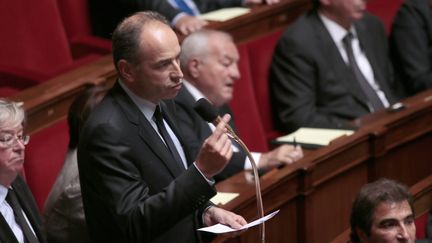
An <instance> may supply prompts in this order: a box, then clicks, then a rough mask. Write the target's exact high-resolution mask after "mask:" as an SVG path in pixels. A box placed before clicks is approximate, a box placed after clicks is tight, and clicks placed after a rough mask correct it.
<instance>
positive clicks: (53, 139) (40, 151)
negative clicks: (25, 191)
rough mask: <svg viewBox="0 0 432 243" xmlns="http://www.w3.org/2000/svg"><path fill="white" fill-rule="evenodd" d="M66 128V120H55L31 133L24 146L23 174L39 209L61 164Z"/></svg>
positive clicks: (67, 135) (66, 134) (66, 144)
mask: <svg viewBox="0 0 432 243" xmlns="http://www.w3.org/2000/svg"><path fill="white" fill-rule="evenodd" d="M68 129H69V128H68V125H67V122H66V120H62V121H60V122H57V123H55V124H54V125H51V126H50V127H47V128H45V129H43V130H41V131H39V132H36V133H35V134H32V135H31V139H30V143H29V144H28V145H27V147H26V159H25V163H24V171H25V176H26V179H27V184H28V185H29V187H30V189H31V191H32V193H33V196H34V197H35V199H36V202H37V204H38V206H39V209H40V210H41V211H42V210H43V207H44V203H45V200H46V198H47V196H48V194H49V192H50V190H51V187H52V185H53V184H54V181H55V179H56V178H57V175H58V173H59V171H60V169H61V168H62V166H63V161H64V159H65V155H66V151H67V146H68V143H69V130H68Z"/></svg>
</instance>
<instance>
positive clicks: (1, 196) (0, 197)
mask: <svg viewBox="0 0 432 243" xmlns="http://www.w3.org/2000/svg"><path fill="white" fill-rule="evenodd" d="M7 194H8V188H7V187H5V186H3V185H0V204H2V203H3V202H4V200H5V199H6V196H7Z"/></svg>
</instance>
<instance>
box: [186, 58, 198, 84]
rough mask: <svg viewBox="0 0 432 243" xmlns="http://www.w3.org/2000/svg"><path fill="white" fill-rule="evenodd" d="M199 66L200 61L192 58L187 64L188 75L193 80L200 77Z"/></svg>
mask: <svg viewBox="0 0 432 243" xmlns="http://www.w3.org/2000/svg"><path fill="white" fill-rule="evenodd" d="M199 65H200V61H199V60H198V59H196V58H193V59H191V60H190V61H189V62H188V69H189V70H188V71H189V74H190V75H191V76H192V78H194V79H196V78H198V77H199V75H200V69H199Z"/></svg>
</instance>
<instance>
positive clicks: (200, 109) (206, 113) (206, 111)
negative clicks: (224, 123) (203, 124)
mask: <svg viewBox="0 0 432 243" xmlns="http://www.w3.org/2000/svg"><path fill="white" fill-rule="evenodd" d="M194 109H195V111H196V112H197V113H198V114H199V115H200V116H201V117H202V118H203V119H204V120H206V121H207V122H213V121H214V120H216V118H217V117H218V114H217V112H216V109H215V108H214V106H213V105H212V104H211V103H210V102H209V101H208V100H207V99H205V98H201V99H199V100H198V101H197V102H196V103H195V107H194Z"/></svg>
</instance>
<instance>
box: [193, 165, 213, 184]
mask: <svg viewBox="0 0 432 243" xmlns="http://www.w3.org/2000/svg"><path fill="white" fill-rule="evenodd" d="M193 165H194V166H195V168H196V169H197V170H198V172H199V173H200V174H201V175H202V177H203V178H204V179H205V180H206V181H207V183H208V184H209V185H210V186H214V184H215V183H216V182H215V180H214V179H213V178H211V179H207V177H205V175H204V174H203V173H202V172H201V171H200V169H199V168H198V166H196V164H195V162H194V163H193Z"/></svg>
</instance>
